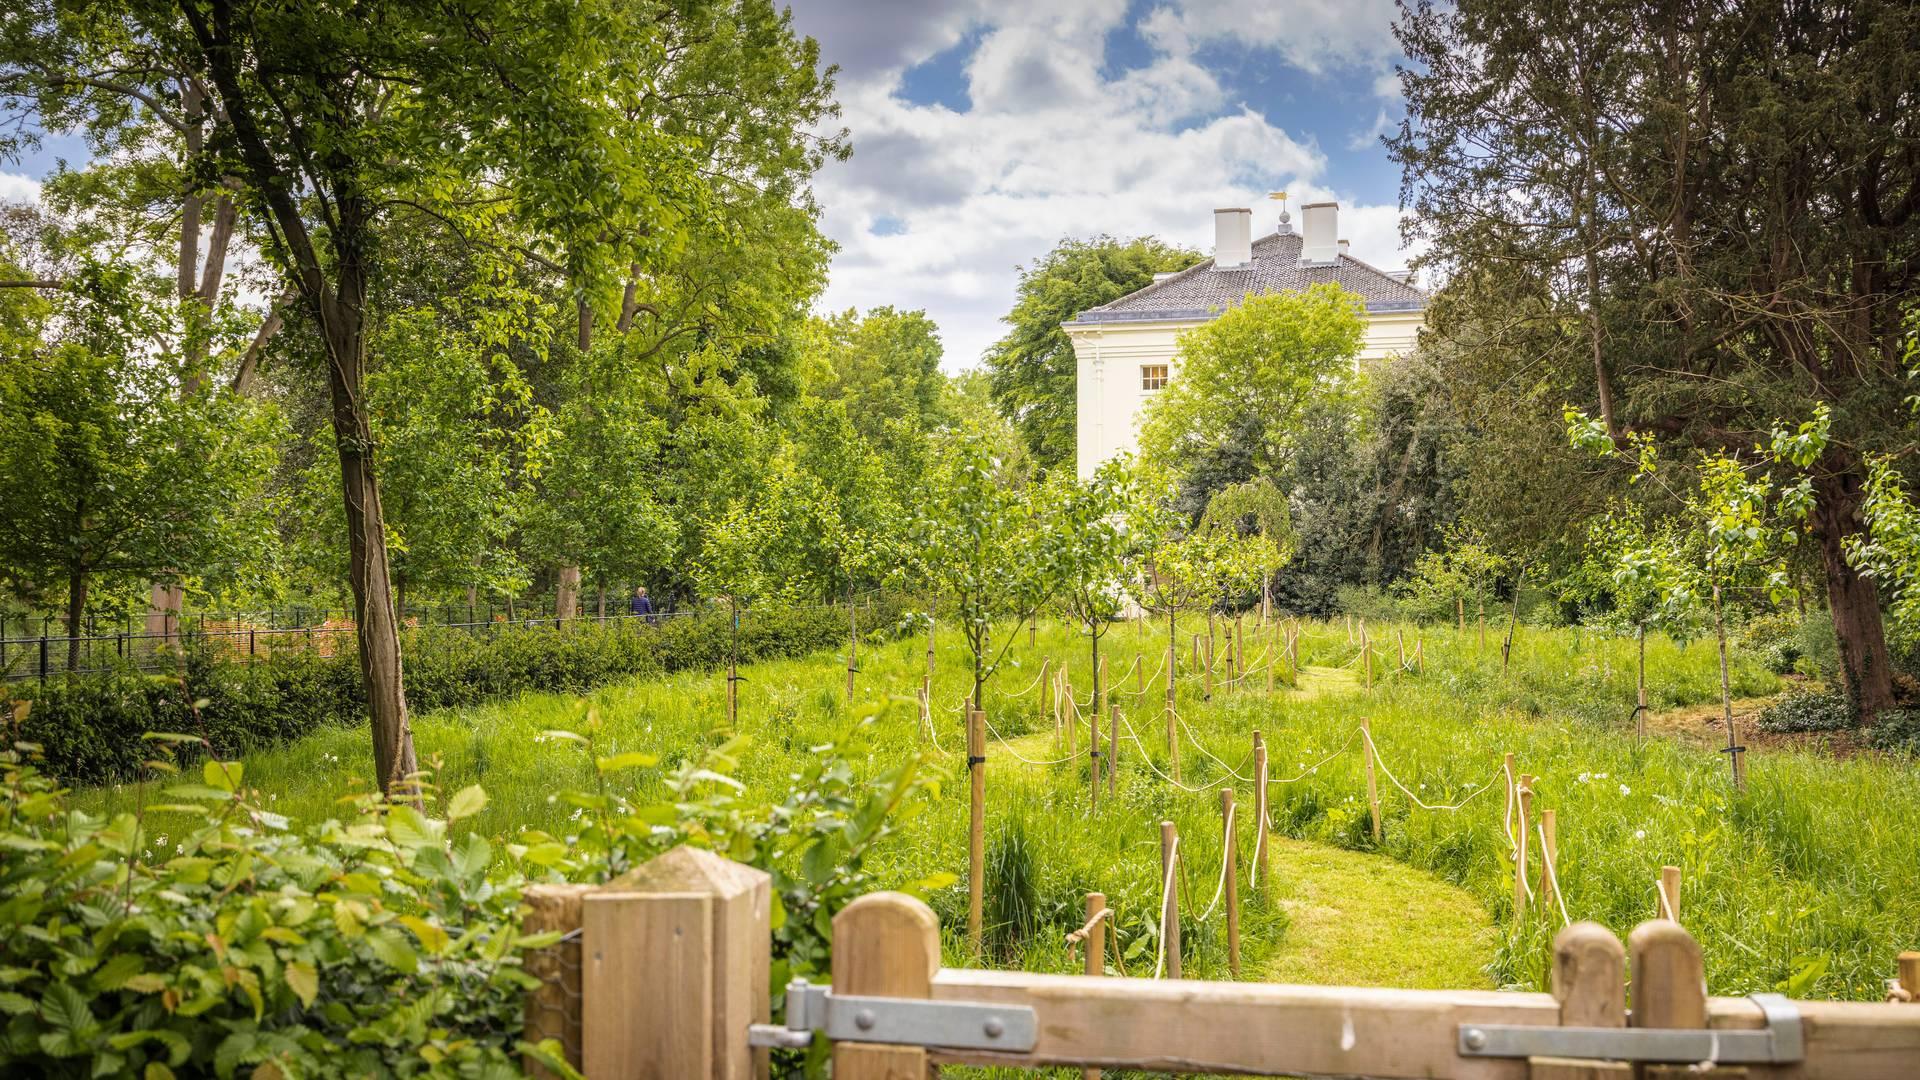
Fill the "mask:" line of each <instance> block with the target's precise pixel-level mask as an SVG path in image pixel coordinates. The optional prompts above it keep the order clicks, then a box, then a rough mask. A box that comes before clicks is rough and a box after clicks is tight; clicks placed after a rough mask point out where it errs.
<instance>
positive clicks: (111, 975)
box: [92, 953, 146, 990]
mask: <svg viewBox="0 0 1920 1080" xmlns="http://www.w3.org/2000/svg"><path fill="white" fill-rule="evenodd" d="M145 966H146V965H145V963H144V962H143V961H142V960H141V959H140V957H139V955H138V954H137V953H116V954H115V955H114V956H113V958H112V959H110V960H108V961H107V962H106V963H105V964H102V965H101V966H100V970H98V971H96V972H94V973H93V979H92V982H93V988H94V989H96V990H118V989H120V988H121V987H123V986H125V985H126V984H127V980H128V979H131V978H133V977H134V976H136V975H138V974H140V972H141V970H142V969H143V968H144V967H145Z"/></svg>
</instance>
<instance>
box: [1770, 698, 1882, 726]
mask: <svg viewBox="0 0 1920 1080" xmlns="http://www.w3.org/2000/svg"><path fill="white" fill-rule="evenodd" d="M1859 722H1860V718H1859V717H1858V716H1857V715H1856V714H1855V713H1854V711H1853V704H1852V703H1851V702H1849V701H1848V700H1847V696H1846V695H1845V694H1842V693H1838V692H1836V691H1832V690H1807V689H1797V690H1794V691H1792V692H1791V693H1788V694H1787V695H1786V696H1785V697H1783V698H1781V699H1780V700H1778V701H1776V702H1774V703H1772V704H1771V705H1768V706H1767V707H1766V708H1764V709H1762V710H1760V719H1759V724H1760V730H1762V731H1779V732H1805V731H1845V730H1847V729H1848V728H1851V727H1853V726H1854V725H1855V724H1858V723H1859Z"/></svg>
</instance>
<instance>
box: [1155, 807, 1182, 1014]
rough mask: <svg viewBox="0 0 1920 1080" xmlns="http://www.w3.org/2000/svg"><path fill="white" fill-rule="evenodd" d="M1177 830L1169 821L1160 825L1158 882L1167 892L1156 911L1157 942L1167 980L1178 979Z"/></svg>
mask: <svg viewBox="0 0 1920 1080" xmlns="http://www.w3.org/2000/svg"><path fill="white" fill-rule="evenodd" d="M1179 839H1180V833H1179V830H1178V829H1177V828H1176V827H1175V826H1174V824H1173V822H1171V821H1163V822H1161V823H1160V882H1161V884H1162V885H1165V884H1166V883H1167V882H1168V881H1171V882H1173V884H1172V886H1171V887H1170V888H1168V889H1167V896H1166V903H1165V906H1163V907H1162V908H1161V909H1160V940H1161V941H1162V942H1163V943H1164V944H1163V946H1162V947H1163V948H1165V949H1166V953H1167V978H1169V979H1177V978H1179V977H1180V870H1179V860H1180V853H1179V851H1178V850H1177V848H1178V844H1179Z"/></svg>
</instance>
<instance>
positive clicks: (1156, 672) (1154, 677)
mask: <svg viewBox="0 0 1920 1080" xmlns="http://www.w3.org/2000/svg"><path fill="white" fill-rule="evenodd" d="M1139 660H1140V658H1139V657H1138V656H1135V657H1134V662H1135V664H1136V665H1137V664H1138V663H1139ZM1165 670H1167V654H1165V653H1161V654H1160V666H1159V667H1157V668H1154V669H1153V674H1151V675H1149V676H1147V681H1146V682H1145V683H1144V684H1143V685H1142V686H1141V687H1140V689H1138V690H1114V691H1109V692H1110V693H1116V694H1126V695H1128V696H1129V697H1139V696H1140V695H1141V694H1144V693H1146V692H1147V688H1148V687H1151V686H1152V685H1153V684H1154V683H1155V682H1158V681H1159V679H1160V673H1161V672H1163V671H1165Z"/></svg>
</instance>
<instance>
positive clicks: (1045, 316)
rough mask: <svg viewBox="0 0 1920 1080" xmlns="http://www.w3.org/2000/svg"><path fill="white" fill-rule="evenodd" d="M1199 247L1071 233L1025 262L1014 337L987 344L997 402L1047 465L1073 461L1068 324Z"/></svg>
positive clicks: (1073, 383) (1011, 315)
mask: <svg viewBox="0 0 1920 1080" xmlns="http://www.w3.org/2000/svg"><path fill="white" fill-rule="evenodd" d="M1199 261H1200V253H1199V252H1197V251H1192V250H1189V249H1187V248H1181V247H1175V246H1173V245H1171V244H1167V243H1164V242H1162V241H1160V240H1156V239H1154V238H1152V237H1138V238H1135V239H1132V240H1117V239H1115V238H1113V237H1111V236H1096V237H1094V238H1092V239H1090V240H1075V239H1071V238H1069V239H1065V240H1062V241H1060V243H1059V244H1058V245H1057V246H1055V247H1054V249H1053V250H1052V251H1049V252H1048V253H1047V254H1045V255H1044V256H1042V257H1041V258H1040V259H1039V260H1037V261H1036V262H1034V263H1032V264H1031V265H1029V266H1025V267H1022V268H1021V271H1020V287H1019V296H1018V299H1017V300H1015V301H1014V305H1013V310H1012V311H1010V312H1008V313H1007V314H1006V316H1005V318H1004V319H1002V321H1003V322H1005V323H1006V324H1007V325H1008V326H1009V327H1010V329H1009V330H1008V331H1007V336H1005V337H1003V338H1001V339H1000V340H999V341H997V342H995V343H994V345H993V347H992V348H990V349H988V350H987V355H986V361H987V370H988V371H989V372H990V373H991V380H992V393H993V402H994V404H995V405H996V406H998V407H999V409H1000V411H1001V413H1002V414H1003V415H1005V416H1006V417H1007V419H1009V420H1011V421H1012V422H1013V425H1014V427H1015V428H1017V429H1018V430H1019V432H1020V437H1021V438H1022V439H1024V440H1026V444H1027V450H1028V451H1029V452H1030V453H1031V454H1032V455H1033V460H1034V464H1035V466H1036V467H1037V468H1038V469H1039V470H1040V471H1042V472H1045V471H1049V470H1052V469H1055V468H1061V467H1064V468H1069V469H1071V468H1072V467H1073V455H1074V410H1075V402H1076V395H1077V393H1078V388H1079V380H1078V375H1077V372H1078V365H1077V364H1076V362H1075V360H1074V354H1073V342H1072V341H1070V340H1068V338H1067V333H1066V331H1065V330H1062V329H1061V325H1062V324H1064V323H1068V322H1072V321H1073V319H1074V318H1075V317H1076V316H1078V315H1079V314H1080V313H1081V312H1083V311H1085V310H1087V309H1088V308H1094V307H1099V306H1100V305H1101V304H1106V303H1110V302H1112V301H1114V300H1118V299H1119V298H1121V297H1122V296H1125V295H1127V294H1128V293H1130V292H1134V291H1136V290H1139V289H1143V288H1146V287H1147V286H1148V285H1151V284H1153V276H1154V275H1155V274H1159V273H1165V272H1169V271H1174V270H1184V269H1186V268H1187V267H1189V266H1192V265H1193V264H1194V263H1197V262H1199Z"/></svg>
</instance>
